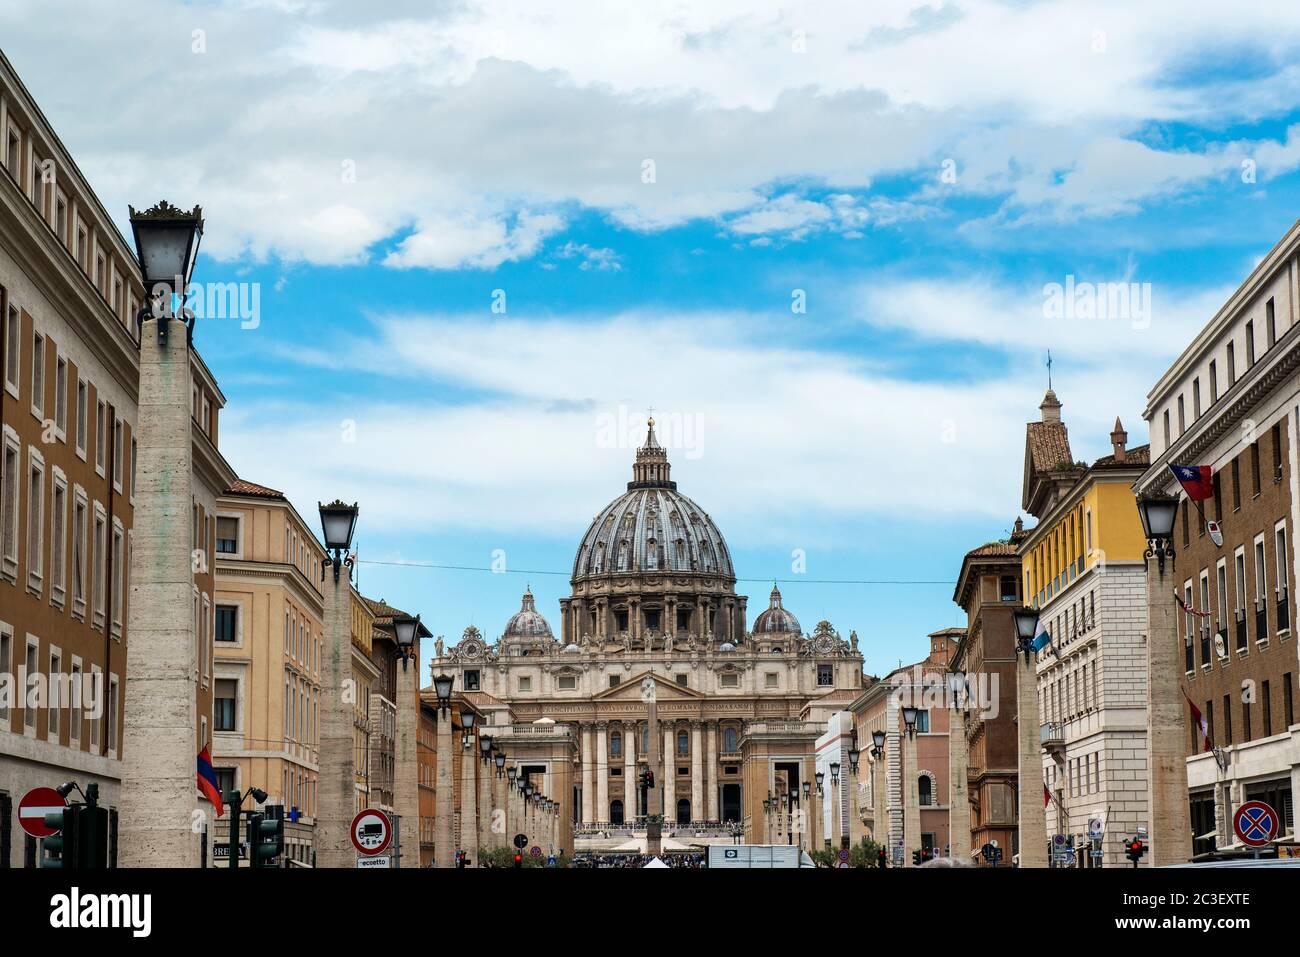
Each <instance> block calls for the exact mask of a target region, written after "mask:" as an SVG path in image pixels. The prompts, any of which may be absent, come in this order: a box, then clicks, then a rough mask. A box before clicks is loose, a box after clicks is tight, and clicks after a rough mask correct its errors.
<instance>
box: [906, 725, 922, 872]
mask: <svg viewBox="0 0 1300 957" xmlns="http://www.w3.org/2000/svg"><path fill="white" fill-rule="evenodd" d="M903 802H904V803H903V866H904V867H911V866H912V852H913V851H916V850H920V848H921V788H920V782H919V779H918V778H917V764H916V735H915V733H913V734H904V735H903Z"/></svg>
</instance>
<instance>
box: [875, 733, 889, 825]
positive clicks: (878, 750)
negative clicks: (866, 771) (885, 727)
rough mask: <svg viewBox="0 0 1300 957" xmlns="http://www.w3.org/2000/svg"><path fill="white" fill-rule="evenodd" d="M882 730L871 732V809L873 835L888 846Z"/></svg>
mask: <svg viewBox="0 0 1300 957" xmlns="http://www.w3.org/2000/svg"><path fill="white" fill-rule="evenodd" d="M887 737H888V736H887V735H886V734H885V732H884V731H872V732H871V798H872V801H873V803H874V809H873V811H872V813H873V815H874V816H875V819H876V826H875V833H874V835H873V836H874V837H875V839H876V843H877V844H879V845H881V846H882V847H885V848H888V847H889V822H888V821H887V820H886V815H887V814H888V806H887V804H886V801H885V780H886V778H887V776H886V774H885V766H884V765H885V740H886V738H887Z"/></svg>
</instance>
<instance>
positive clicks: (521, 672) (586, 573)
mask: <svg viewBox="0 0 1300 957" xmlns="http://www.w3.org/2000/svg"><path fill="white" fill-rule="evenodd" d="M735 585H736V575H735V571H734V569H733V567H732V563H731V555H730V552H729V551H728V549H727V545H726V541H725V540H724V539H723V536H722V533H721V532H720V531H719V530H718V528H717V526H716V525H715V524H714V523H713V520H712V519H711V518H710V517H709V515H708V514H707V513H706V512H705V511H704V510H703V509H702V508H700V507H699V506H698V505H697V504H696V503H695V502H693V501H692V500H691V499H689V498H687V497H686V496H685V495H683V494H681V493H680V492H679V491H678V490H677V483H676V482H674V481H672V480H671V479H670V477H669V462H668V456H667V452H666V451H665V450H664V449H663V448H662V447H660V445H659V443H658V440H657V439H656V436H655V433H654V423H653V420H651V422H650V424H649V429H648V433H647V436H646V441H645V444H644V445H643V446H642V447H641V448H640V449H638V450H637V453H636V461H635V463H634V465H633V469H632V481H630V482H629V483H628V485H627V489H626V491H625V492H624V493H622V494H621V495H619V496H618V497H617V498H615V499H614V500H613V501H612V502H610V503H609V504H608V505H606V506H605V507H604V508H602V509H601V510H600V511H599V512H598V513H597V515H596V517H595V519H594V520H593V521H592V523H591V525H590V527H589V528H588V529H587V531H586V533H585V534H584V535H583V536H582V538H581V540H580V542H579V546H578V552H577V556H576V558H575V560H574V565H573V574H572V593H571V594H570V596H569V597H568V598H565V599H563V600H561V602H560V630H559V635H558V636H557V635H556V634H555V633H554V632H553V631H552V628H551V625H550V623H549V622H548V621H547V620H546V618H545V617H544V616H543V615H542V614H541V612H539V611H538V610H537V608H536V605H535V602H534V600H533V596H532V594H531V593H530V592H525V593H524V596H523V599H522V602H521V606H520V609H519V611H518V612H517V613H516V614H515V615H514V616H513V617H512V618H511V619H510V620H509V621H508V622H507V623H506V626H505V629H504V631H503V632H502V634H501V635H500V637H499V638H498V639H497V641H496V642H494V643H488V642H487V641H486V640H485V638H484V636H483V635H482V634H481V633H480V632H479V631H478V630H477V629H474V628H470V629H467V630H466V632H465V634H464V635H463V636H462V638H461V640H460V641H459V642H458V643H457V644H455V645H453V646H451V647H449V648H444V647H443V646H442V642H441V640H439V642H438V643H437V654H436V656H435V658H434V660H433V662H432V663H431V667H432V673H433V674H437V673H439V672H447V673H450V674H452V675H454V677H455V681H456V684H455V688H456V691H457V692H460V693H464V694H465V696H466V697H467V698H468V699H469V700H470V701H471V702H472V703H473V704H474V706H475V707H476V708H477V709H479V710H480V711H481V712H482V713H483V714H484V715H485V717H486V719H487V725H488V727H487V728H486V729H485V733H490V734H491V735H492V736H493V738H494V740H497V741H498V742H500V743H501V744H502V745H503V746H504V747H505V749H506V752H507V754H508V755H509V757H510V760H511V762H512V764H514V765H517V766H518V767H519V768H520V769H521V770H527V772H528V774H529V776H530V778H533V777H540V778H541V779H542V782H543V783H542V785H541V786H542V788H543V790H544V791H545V792H546V793H547V794H549V795H550V796H552V797H554V798H555V799H556V800H558V801H560V802H561V814H562V815H563V816H564V817H565V818H566V819H567V820H569V821H570V822H572V827H573V832H574V835H575V846H576V847H577V849H578V850H583V849H587V848H597V847H611V846H617V845H620V844H626V843H627V842H628V841H629V838H631V839H633V840H635V839H636V837H637V835H638V834H642V835H643V834H644V830H645V823H646V810H647V806H648V805H647V797H648V794H647V789H646V788H644V787H641V786H639V781H640V772H641V771H642V770H651V771H653V773H654V779H655V787H656V788H658V789H660V791H661V793H662V797H663V804H662V806H663V808H664V809H665V810H664V836H665V838H666V839H668V840H671V839H672V838H673V836H674V835H679V836H686V835H689V836H691V838H692V840H695V841H698V840H699V839H701V838H704V839H710V838H716V839H720V838H723V837H726V836H727V834H728V831H727V827H726V825H727V823H728V822H737V823H740V824H743V825H744V827H745V833H746V838H747V839H748V840H750V841H759V842H761V841H766V840H780V841H781V842H782V843H784V842H785V841H786V839H787V837H788V833H789V832H788V829H787V830H786V834H785V836H782V835H780V834H777V833H775V832H774V828H773V827H772V826H771V825H770V824H769V823H768V821H767V820H765V817H766V816H765V814H764V810H763V802H764V800H766V799H767V798H768V797H769V795H772V796H776V795H778V794H779V793H783V792H785V791H789V790H793V791H801V787H802V784H803V782H805V781H810V778H811V775H812V770H813V753H814V746H815V742H816V739H817V737H818V736H819V735H820V734H821V733H822V732H824V731H825V729H826V719H827V717H828V716H829V715H830V714H831V713H833V712H835V711H838V710H842V709H843V707H844V706H845V705H846V704H847V703H848V702H849V701H851V700H852V699H853V698H855V697H856V696H857V695H858V693H859V692H860V690H861V687H862V656H861V655H860V654H859V652H858V648H857V636H856V634H853V635H851V636H850V638H849V639H847V640H846V639H844V638H841V637H840V635H839V633H838V632H836V630H835V629H834V628H833V627H832V625H831V624H830V622H826V621H823V622H820V623H818V625H817V627H816V628H815V629H814V630H813V632H812V633H811V634H806V633H804V632H803V631H802V629H801V627H800V625H799V621H798V619H797V618H796V617H795V615H794V614H793V613H792V612H791V611H790V610H789V609H787V608H785V607H784V604H783V600H782V597H781V593H780V591H779V590H778V589H776V588H775V587H774V588H773V589H772V593H771V596H770V600H769V604H768V607H767V608H765V609H764V610H763V611H762V613H761V614H759V615H758V617H757V618H755V619H754V622H753V625H752V627H750V626H749V625H748V623H747V615H746V607H747V598H746V597H745V596H744V595H740V594H737V593H736V589H735ZM647 678H648V679H650V680H651V681H652V682H653V687H654V689H655V697H656V701H657V721H658V731H657V733H658V734H659V735H661V736H662V737H661V740H660V741H659V742H658V744H659V750H660V753H661V754H663V755H667V756H668V760H667V761H665V762H663V763H661V765H660V766H659V767H657V768H649V767H648V763H647V755H648V753H649V744H650V742H649V733H650V731H649V727H648V715H649V711H648V706H647V703H646V700H645V695H646V692H645V690H643V683H644V682H645V681H646V679H647ZM728 839H729V838H728ZM667 846H671V845H667Z"/></svg>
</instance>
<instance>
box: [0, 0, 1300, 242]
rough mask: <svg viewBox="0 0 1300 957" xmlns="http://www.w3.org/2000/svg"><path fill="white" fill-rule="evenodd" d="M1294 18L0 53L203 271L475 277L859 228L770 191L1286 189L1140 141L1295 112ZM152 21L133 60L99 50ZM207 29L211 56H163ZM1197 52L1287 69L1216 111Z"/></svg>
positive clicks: (421, 16) (49, 9)
mask: <svg viewBox="0 0 1300 957" xmlns="http://www.w3.org/2000/svg"><path fill="white" fill-rule="evenodd" d="M1289 13H1290V4H1289V3H1267V2H1263V0H1254V2H1252V0H1242V2H1240V3H1238V4H1237V5H1236V6H1235V7H1234V10H1233V13H1232V15H1231V16H1225V15H1224V14H1223V13H1222V11H1218V10H1213V9H1211V8H1210V7H1209V6H1208V5H1206V6H1205V7H1195V6H1194V5H1193V6H1189V5H1187V4H1185V3H1175V2H1173V0H1149V2H1146V3H1143V4H1132V3H1129V2H1119V0H1110V2H1101V3H1096V4H1092V5H1090V7H1089V10H1088V13H1087V14H1086V15H1084V14H1081V13H1080V11H1079V8H1078V6H1077V5H1076V4H1071V3H1066V2H1063V0H1052V2H1041V3H1034V4H1028V5H1026V4H1004V3H999V2H993V0H963V2H960V3H953V4H950V5H946V6H944V5H940V4H936V3H930V4H920V3H912V2H902V0H889V2H880V3H872V4H860V3H850V2H842V3H825V4H819V5H817V6H816V7H815V8H804V9H796V8H791V7H789V6H788V5H785V4H784V3H781V2H778V0H765V2H764V0H760V2H744V3H742V2H740V0H718V2H715V3H711V4H708V5H707V6H701V5H695V4H686V3H672V4H669V5H668V6H666V7H664V6H662V5H658V4H649V5H646V4H592V3H583V4H574V3H567V2H560V0H537V2H532V3H492V4H487V3H473V2H471V3H456V4H435V5H429V4H427V3H423V2H418V0H395V2H393V3H387V4H384V5H381V6H376V7H374V8H369V7H365V6H363V5H357V4H352V3H342V2H337V0H314V2H295V0H229V2H226V3H214V4H211V5H202V6H199V5H192V4H181V3H174V2H166V0H121V2H118V3H114V4H100V5H96V6H94V7H93V8H90V9H88V8H86V7H85V5H84V4H74V3H72V2H71V0H10V2H9V3H7V4H5V6H4V9H3V11H0V29H2V30H3V31H4V35H5V39H6V50H7V52H8V54H9V56H10V57H11V59H13V60H14V62H15V63H16V65H17V67H18V69H19V70H20V72H22V74H23V76H24V78H25V80H26V81H27V83H28V85H29V87H30V88H31V89H32V91H33V93H34V94H35V96H36V97H37V99H38V100H39V101H40V102H41V103H42V105H43V106H45V107H46V108H47V113H48V114H49V115H50V116H51V118H52V120H53V121H54V123H55V125H56V127H57V129H58V131H59V133H60V134H61V136H62V138H63V139H64V140H65V141H66V142H67V143H68V144H69V146H70V147H71V148H72V149H73V150H74V152H75V155H76V157H77V160H78V162H79V164H80V165H81V167H82V168H83V169H84V170H85V171H86V172H87V173H88V175H89V177H90V179H91V181H92V182H93V183H94V184H95V185H96V188H97V190H98V191H99V192H100V193H101V195H102V198H103V199H104V201H105V203H106V205H107V207H108V208H109V209H110V210H112V211H113V212H114V214H115V215H118V216H119V217H120V216H121V215H122V214H124V213H125V209H126V205H127V203H128V202H134V203H136V204H137V205H140V204H143V203H148V202H150V201H152V199H153V198H154V197H156V196H157V195H159V194H165V195H167V196H168V197H169V198H171V199H173V200H176V201H183V202H189V201H201V202H203V204H204V206H205V210H206V211H207V212H208V222H209V227H210V228H209V231H208V235H207V239H206V242H205V249H207V250H208V251H209V252H211V253H213V254H214V255H217V256H219V257H235V256H241V255H249V256H253V257H257V258H262V257H266V256H271V255H275V256H280V257H283V258H285V259H289V260H306V261H309V262H314V263H326V264H339V263H354V262H358V261H362V260H364V259H366V258H367V257H368V256H369V255H370V254H371V250H372V248H373V247H374V246H375V245H376V244H378V243H381V242H382V241H384V240H393V239H397V238H399V237H402V236H403V235H404V234H405V233H406V232H407V231H408V230H411V229H414V232H413V233H412V234H411V235H410V236H408V237H406V238H405V239H404V241H402V242H401V244H400V246H399V248H398V249H397V250H396V251H395V252H393V253H392V255H391V256H390V257H389V258H388V260H387V262H388V263H389V264H390V265H392V266H395V267H407V268H409V267H420V268H456V267H458V266H461V265H466V266H471V267H474V268H492V266H493V265H495V264H499V263H501V262H507V261H513V260H518V259H523V258H527V257H529V256H532V255H535V254H536V252H537V250H538V249H540V248H541V245H542V244H543V243H544V242H545V240H546V238H547V236H549V235H552V234H553V233H554V232H555V231H556V230H558V229H559V228H561V227H560V225H559V224H558V223H557V222H556V221H555V220H554V219H551V218H550V217H555V216H560V215H563V217H564V218H565V219H566V220H571V219H574V218H576V217H575V216H573V215H570V213H569V210H570V209H571V208H574V207H578V208H586V209H594V210H598V211H601V212H603V213H605V214H607V215H608V216H610V217H611V218H612V219H613V221H614V222H616V223H618V224H620V225H623V226H626V227H630V228H634V229H639V230H656V229H664V228H667V227H670V226H675V225H679V224H682V223H688V222H692V221H699V220H723V221H724V222H725V221H726V220H728V219H730V220H732V222H733V224H734V225H735V226H736V227H737V228H738V229H740V230H743V231H745V233H744V234H745V235H751V236H755V237H762V236H769V235H785V236H786V238H791V236H790V234H791V233H797V231H798V230H799V229H800V228H829V227H828V224H830V223H835V224H836V228H838V229H840V230H842V231H843V232H845V233H851V232H855V231H857V230H860V229H862V228H863V227H864V224H862V223H859V224H858V225H857V226H856V227H855V226H852V225H849V224H848V223H844V222H841V219H840V213H842V212H846V211H848V210H845V209H837V208H835V207H834V205H833V204H828V203H827V202H826V201H813V200H810V199H809V196H808V195H806V190H805V188H804V187H803V186H802V185H801V186H800V187H799V188H791V187H784V186H783V187H780V188H775V189H774V187H773V184H784V183H800V184H810V185H812V186H814V187H816V188H818V189H819V191H820V192H825V190H826V189H830V190H834V191H836V192H837V193H840V194H846V193H848V192H849V191H851V190H862V189H865V188H866V187H867V186H868V185H869V184H870V183H872V182H873V181H878V180H879V179H881V178H882V177H885V176H889V175H894V174H904V175H907V176H911V177H918V176H919V177H920V178H921V179H922V180H923V181H925V182H932V181H933V180H934V179H935V177H936V176H937V171H938V169H939V166H940V163H941V162H942V161H943V160H944V159H945V158H953V159H955V160H956V161H957V162H958V163H959V164H960V166H961V168H962V170H963V173H962V177H961V179H960V180H959V182H958V184H957V186H958V188H959V189H971V190H976V191H980V192H985V193H989V194H993V195H997V194H1000V193H1006V194H1007V196H1008V197H1009V205H1008V209H1007V210H1006V212H1005V215H1003V216H1002V217H1000V218H999V219H998V220H997V222H996V223H995V224H1001V225H1005V224H1016V223H1019V222H1025V221H1033V220H1038V219H1044V218H1046V219H1051V218H1061V217H1064V218H1068V217H1070V216H1078V215H1088V216H1109V215H1114V214H1116V213H1123V212H1126V211H1128V210H1130V209H1132V208H1134V205H1135V204H1138V203H1141V202H1143V201H1145V200H1147V199H1149V198H1151V197H1162V196H1168V195H1171V194H1175V193H1177V192H1179V191H1181V190H1185V189H1194V188H1198V187H1200V186H1204V185H1205V184H1206V183H1207V182H1211V181H1212V180H1213V178H1214V177H1215V176H1220V175H1224V174H1225V173H1227V172H1228V171H1229V170H1230V169H1231V168H1232V167H1233V164H1234V163H1235V162H1237V161H1238V160H1239V158H1240V157H1241V156H1243V155H1257V156H1258V157H1260V171H1261V175H1262V176H1268V175H1276V172H1277V171H1285V170H1290V169H1294V168H1295V165H1296V158H1295V152H1296V149H1295V145H1294V144H1295V137H1294V136H1292V137H1291V138H1290V139H1288V140H1287V141H1286V142H1285V143H1275V142H1272V141H1264V142H1262V143H1259V144H1239V145H1225V146H1221V147H1213V146H1212V147H1209V148H1206V149H1196V150H1190V151H1177V150H1172V149H1166V148H1158V147H1156V146H1153V145H1152V146H1144V145H1141V144H1139V143H1136V142H1134V141H1133V136H1134V134H1135V131H1136V130H1140V129H1142V128H1143V126H1144V124H1148V123H1149V122H1151V121H1156V122H1201V123H1205V124H1207V125H1208V126H1210V127H1212V128H1223V127H1224V126H1226V125H1227V124H1228V123H1229V122H1231V121H1237V120H1245V121H1253V120H1259V119H1265V118H1269V117H1271V116H1273V115H1275V114H1276V113H1277V112H1278V111H1279V110H1282V109H1285V108H1289V107H1293V106H1294V104H1295V102H1296V101H1297V99H1298V98H1300V68H1295V67H1291V66H1289V64H1290V63H1291V62H1293V61H1294V59H1295V56H1294V54H1295V52H1296V48H1297V46H1300V21H1297V20H1296V18H1295V17H1292V16H1289ZM142 24H143V25H146V26H147V31H146V33H145V34H143V35H142V36H143V39H145V40H147V41H148V42H149V44H150V50H151V55H150V56H149V57H140V56H139V55H138V48H137V47H135V46H132V45H124V44H113V43H105V42H104V38H105V37H112V36H125V35H133V36H138V35H141V34H140V29H141V25H142ZM196 29H201V30H203V31H205V33H204V37H205V44H206V45H205V50H206V52H203V53H192V52H191V50H190V46H189V43H188V42H178V41H177V38H184V40H186V41H188V38H190V36H191V34H192V33H193V31H194V30H196ZM795 31H802V35H803V36H804V37H805V39H806V47H805V48H804V52H798V51H797V49H796V47H797V45H796V44H795V43H794V42H793V37H794V34H795ZM1096 31H1101V32H1102V33H1103V34H1104V43H1103V49H1102V50H1101V51H1098V50H1096V49H1095V46H1096V43H1095V40H1094V34H1095V32H1096ZM53 48H57V49H60V50H65V51H68V55H66V56H60V57H49V56H47V55H46V51H48V50H49V49H53ZM1206 48H1209V49H1212V50H1222V49H1233V48H1235V49H1244V50H1248V51H1251V54H1252V57H1253V59H1255V60H1256V61H1257V62H1261V63H1275V64H1278V65H1279V66H1278V68H1277V70H1276V71H1275V73H1274V74H1273V75H1272V76H1270V77H1269V78H1268V79H1267V80H1260V81H1252V82H1251V83H1248V84H1247V83H1240V84H1235V85H1223V84H1221V85H1220V88H1221V92H1226V93H1231V95H1219V96H1215V95H1207V92H1206V89H1205V88H1204V87H1199V88H1195V89H1191V88H1188V87H1187V86H1186V85H1185V84H1183V85H1180V84H1179V83H1176V82H1171V81H1170V79H1169V78H1170V76H1171V75H1178V74H1179V71H1180V70H1181V71H1183V72H1184V73H1185V69H1184V68H1185V65H1186V64H1187V63H1189V62H1195V57H1196V56H1197V55H1198V53H1200V52H1201V51H1203V50H1204V49H1206ZM1220 88H1214V87H1212V88H1211V90H1210V93H1211V94H1212V93H1213V92H1214V90H1215V89H1220ZM74 103H75V104H78V106H77V107H76V108H75V109H74V108H72V107H71V106H69V104H74ZM108 104H111V105H112V108H111V109H109V108H107V107H108ZM160 118H163V119H161V120H160ZM160 123H161V124H162V125H161V126H160ZM143 130H151V131H157V133H158V135H156V136H143V135H141V131H143ZM164 142H165V144H166V148H165V149H160V148H159V143H164ZM647 159H649V160H653V161H654V163H655V168H656V177H655V181H654V182H652V183H647V182H644V181H643V178H642V169H643V164H644V162H645V161H646V160H647ZM1266 160H1267V161H1266ZM1275 161H1276V162H1275ZM347 163H352V164H354V170H355V176H353V177H351V178H349V177H348V176H347V175H345V174H344V172H343V167H344V164H347ZM931 193H932V194H933V195H935V196H942V195H943V193H942V192H941V191H938V190H931ZM805 202H807V203H810V204H811V205H810V206H806V207H805V206H802V205H800V204H802V203H805ZM928 202H929V201H928V200H927V201H926V203H928ZM819 205H820V206H830V208H831V213H832V218H831V219H830V220H826V219H824V218H823V217H824V215H825V214H824V213H823V212H821V211H819V210H818V209H816V207H817V206H819ZM856 205H857V206H859V207H860V206H861V205H862V204H861V203H860V202H859V203H858V204H856ZM919 208H920V209H922V210H924V209H925V208H926V205H924V204H923V205H921V206H920V207H919ZM559 210H564V211H565V212H564V213H563V214H561V213H560V212H558V211H559ZM867 211H868V212H869V213H870V214H871V217H872V218H874V219H875V222H876V224H877V225H884V224H887V223H888V222H889V219H888V216H887V215H886V214H885V211H880V210H877V209H876V208H874V207H873V206H872V205H871V204H867ZM894 212H895V213H896V212H897V211H894ZM856 215H860V213H857V214H856ZM800 219H802V220H803V223H804V225H803V227H800V226H799V225H791V226H790V228H789V229H787V230H785V231H784V232H782V224H783V223H785V224H796V223H797V222H798V221H799V220H800ZM769 230H770V231H769Z"/></svg>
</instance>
